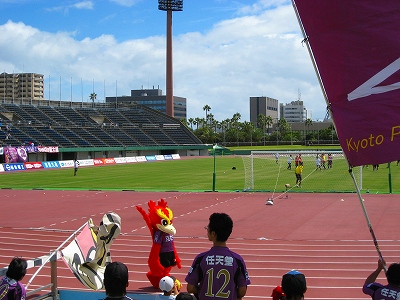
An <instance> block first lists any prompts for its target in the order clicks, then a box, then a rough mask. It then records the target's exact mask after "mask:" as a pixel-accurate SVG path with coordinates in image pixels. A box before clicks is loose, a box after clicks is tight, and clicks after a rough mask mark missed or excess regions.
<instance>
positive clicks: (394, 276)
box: [386, 263, 400, 286]
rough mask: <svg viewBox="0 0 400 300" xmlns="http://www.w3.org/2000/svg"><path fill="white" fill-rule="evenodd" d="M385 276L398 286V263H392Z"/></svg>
mask: <svg viewBox="0 0 400 300" xmlns="http://www.w3.org/2000/svg"><path fill="white" fill-rule="evenodd" d="M386 278H387V280H388V282H389V283H390V284H391V285H394V286H400V264H399V263H393V264H391V265H390V266H389V268H388V270H387V272H386Z"/></svg>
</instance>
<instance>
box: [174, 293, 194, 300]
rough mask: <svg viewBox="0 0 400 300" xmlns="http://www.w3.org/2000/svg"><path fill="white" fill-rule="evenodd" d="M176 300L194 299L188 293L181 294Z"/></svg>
mask: <svg viewBox="0 0 400 300" xmlns="http://www.w3.org/2000/svg"><path fill="white" fill-rule="evenodd" d="M175 299H176V300H193V299H194V297H193V296H192V294H189V293H187V292H181V293H179V294H178V295H177V296H176V298H175Z"/></svg>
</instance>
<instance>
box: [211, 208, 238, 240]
mask: <svg viewBox="0 0 400 300" xmlns="http://www.w3.org/2000/svg"><path fill="white" fill-rule="evenodd" d="M232 229H233V221H232V219H231V217H230V216H229V215H227V214H225V213H213V214H212V215H211V216H210V222H209V224H208V230H209V232H213V231H214V232H215V234H216V236H217V241H218V242H226V241H227V240H228V238H229V236H230V235H231V233H232Z"/></svg>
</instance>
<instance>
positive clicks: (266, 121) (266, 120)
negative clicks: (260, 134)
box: [265, 116, 274, 132]
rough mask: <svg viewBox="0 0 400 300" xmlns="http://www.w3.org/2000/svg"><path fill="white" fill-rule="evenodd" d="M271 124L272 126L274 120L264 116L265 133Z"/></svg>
mask: <svg viewBox="0 0 400 300" xmlns="http://www.w3.org/2000/svg"><path fill="white" fill-rule="evenodd" d="M272 124H274V120H273V119H272V117H271V116H266V117H265V126H267V132H268V131H269V129H270V128H271V126H272Z"/></svg>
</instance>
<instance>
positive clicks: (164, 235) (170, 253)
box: [136, 199, 181, 288]
mask: <svg viewBox="0 0 400 300" xmlns="http://www.w3.org/2000/svg"><path fill="white" fill-rule="evenodd" d="M147 204H148V206H149V213H146V211H145V210H144V209H143V208H141V207H140V206H136V209H137V210H138V211H139V212H140V213H141V214H142V216H143V219H144V220H145V221H146V224H147V226H148V227H149V229H150V233H151V237H152V239H153V244H152V246H151V250H150V255H149V260H148V264H149V268H150V271H149V272H147V278H148V279H149V281H150V282H151V284H152V285H153V286H154V287H155V288H158V285H159V282H160V280H161V278H163V277H164V276H169V272H170V271H171V268H172V267H173V266H177V267H178V268H179V269H180V268H181V260H180V259H179V257H178V253H177V252H176V249H175V245H174V237H173V236H174V235H175V233H176V229H175V227H174V226H173V225H172V220H173V214H172V211H171V210H170V209H169V208H168V206H167V202H165V201H164V199H161V200H159V201H158V203H156V202H154V201H152V200H150V201H149V202H148V203H147Z"/></svg>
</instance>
